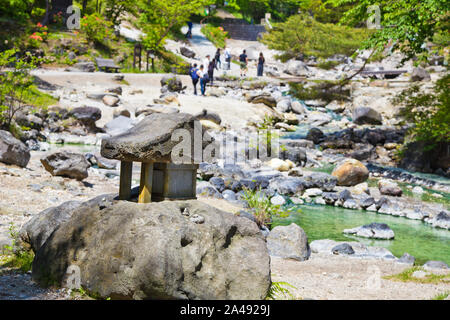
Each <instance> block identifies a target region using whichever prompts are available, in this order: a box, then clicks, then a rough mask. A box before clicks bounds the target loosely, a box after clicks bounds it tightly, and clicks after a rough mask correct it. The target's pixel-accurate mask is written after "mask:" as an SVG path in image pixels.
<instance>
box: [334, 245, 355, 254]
mask: <svg viewBox="0 0 450 320" xmlns="http://www.w3.org/2000/svg"><path fill="white" fill-rule="evenodd" d="M331 252H332V253H333V254H348V255H349V254H354V253H355V250H353V247H352V246H351V245H349V244H348V243H341V244H338V245H337V246H334V247H333V248H332V249H331Z"/></svg>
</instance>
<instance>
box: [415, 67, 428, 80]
mask: <svg viewBox="0 0 450 320" xmlns="http://www.w3.org/2000/svg"><path fill="white" fill-rule="evenodd" d="M430 80H431V76H430V74H429V73H428V71H427V70H425V69H424V68H421V67H417V68H413V70H412V72H411V81H413V82H416V81H430Z"/></svg>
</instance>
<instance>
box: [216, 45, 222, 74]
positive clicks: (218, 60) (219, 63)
mask: <svg viewBox="0 0 450 320" xmlns="http://www.w3.org/2000/svg"><path fill="white" fill-rule="evenodd" d="M214 58H215V59H216V69H217V70H219V65H220V68H222V61H220V48H218V49H217V51H216V56H215V57H214Z"/></svg>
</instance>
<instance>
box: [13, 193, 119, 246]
mask: <svg viewBox="0 0 450 320" xmlns="http://www.w3.org/2000/svg"><path fill="white" fill-rule="evenodd" d="M115 197H116V195H115V194H108V195H101V196H98V197H96V198H94V199H91V200H89V201H87V202H80V201H67V202H64V203H63V204H61V205H59V206H57V207H51V208H48V209H46V210H44V211H42V212H40V213H39V214H37V215H35V216H34V217H33V218H32V219H31V220H29V221H28V222H27V223H26V224H25V225H24V226H23V227H22V229H21V230H20V232H19V239H20V241H21V244H22V245H23V246H24V247H26V248H30V249H31V250H33V251H34V252H37V251H38V250H39V249H40V248H41V247H42V245H43V244H44V243H45V241H47V239H48V238H49V237H50V235H51V234H52V233H53V231H55V230H56V229H57V228H58V227H59V226H60V225H61V224H63V223H65V222H67V221H69V220H70V219H71V218H72V215H73V213H74V212H75V211H76V210H78V209H79V208H82V207H83V208H92V207H99V206H105V204H106V203H108V202H111V201H112V200H113V199H114V198H115Z"/></svg>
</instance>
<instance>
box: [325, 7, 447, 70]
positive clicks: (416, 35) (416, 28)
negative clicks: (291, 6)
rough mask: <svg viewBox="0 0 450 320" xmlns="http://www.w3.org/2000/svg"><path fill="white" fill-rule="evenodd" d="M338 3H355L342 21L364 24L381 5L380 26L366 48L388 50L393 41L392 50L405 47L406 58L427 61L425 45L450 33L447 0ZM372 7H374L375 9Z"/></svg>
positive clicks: (350, 23)
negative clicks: (439, 35)
mask: <svg viewBox="0 0 450 320" xmlns="http://www.w3.org/2000/svg"><path fill="white" fill-rule="evenodd" d="M329 2H330V3H333V4H334V5H335V6H342V5H345V4H354V5H353V6H352V7H351V9H349V10H348V11H347V12H346V13H345V14H344V17H343V18H342V20H341V22H342V23H345V24H349V25H353V26H355V25H361V24H364V23H365V22H366V21H368V19H369V18H370V19H373V18H374V16H375V14H376V11H375V10H372V8H373V7H372V6H378V7H379V8H380V26H381V28H379V29H374V30H375V32H373V33H372V34H371V35H370V37H369V38H367V39H366V40H365V41H364V43H363V44H362V49H370V48H376V49H378V51H382V50H384V48H385V46H386V45H387V44H389V43H392V45H393V47H392V50H393V51H395V50H397V49H399V50H401V51H402V52H403V53H404V54H405V58H404V60H403V61H406V60H409V59H411V58H418V59H419V60H423V61H425V60H427V59H428V56H429V52H428V51H427V50H426V48H425V47H424V46H423V44H424V43H426V42H427V41H431V40H432V39H433V36H434V35H435V34H436V33H439V34H441V33H442V34H448V29H449V19H448V17H449V16H448V12H449V11H450V2H449V1H446V0H426V1H424V0H396V1H391V0H361V1H358V2H355V1H354V0H330V1H329ZM371 7H372V8H371Z"/></svg>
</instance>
